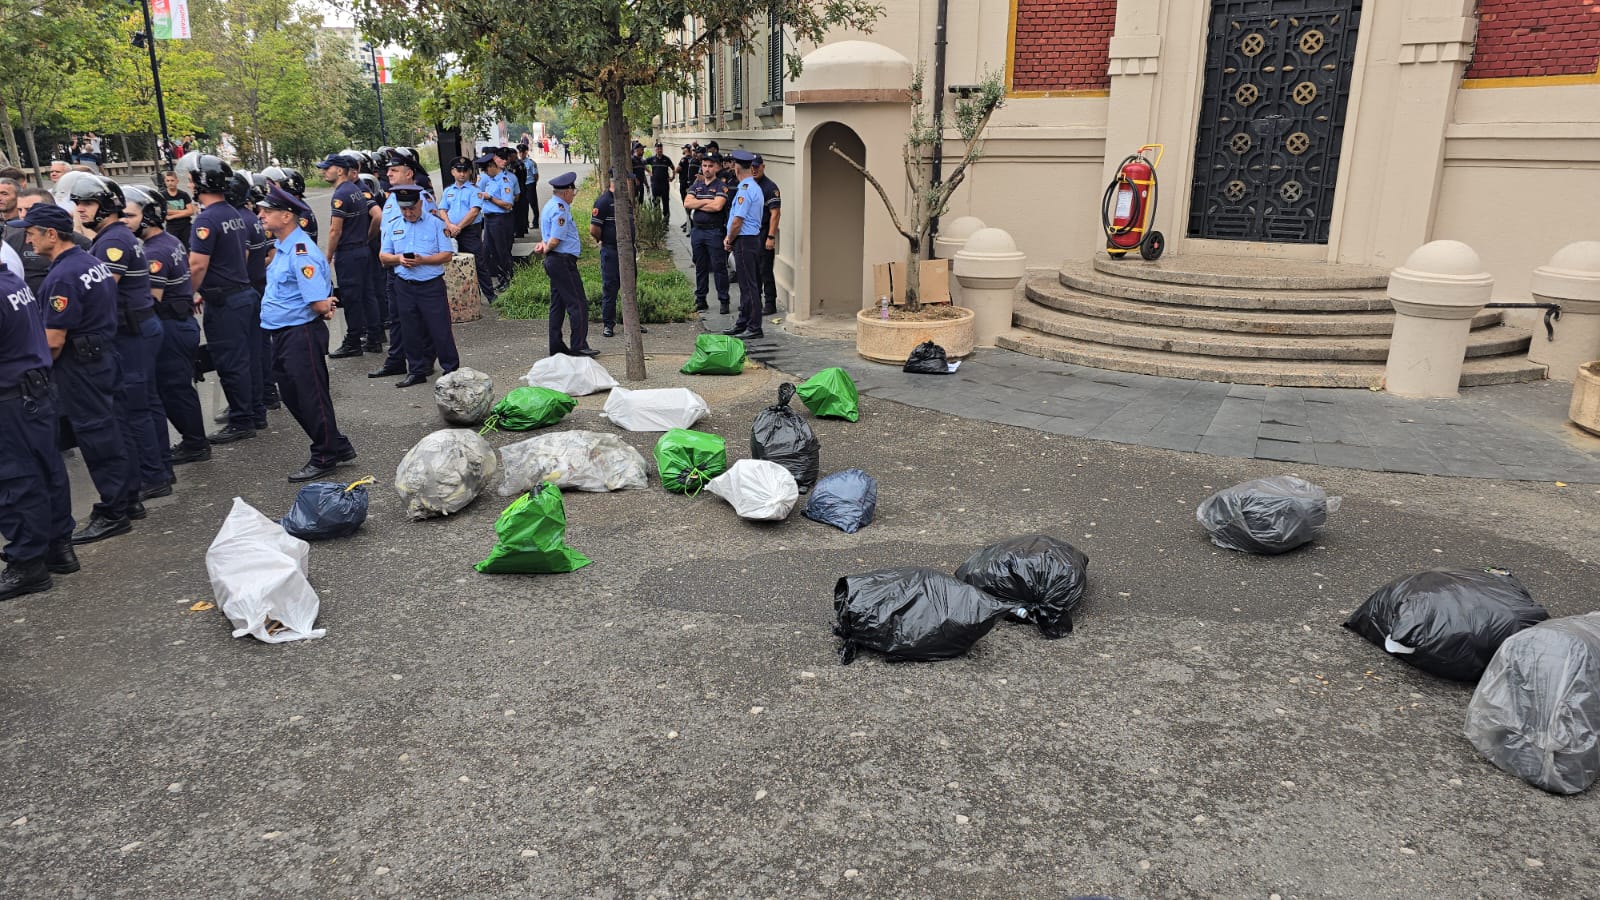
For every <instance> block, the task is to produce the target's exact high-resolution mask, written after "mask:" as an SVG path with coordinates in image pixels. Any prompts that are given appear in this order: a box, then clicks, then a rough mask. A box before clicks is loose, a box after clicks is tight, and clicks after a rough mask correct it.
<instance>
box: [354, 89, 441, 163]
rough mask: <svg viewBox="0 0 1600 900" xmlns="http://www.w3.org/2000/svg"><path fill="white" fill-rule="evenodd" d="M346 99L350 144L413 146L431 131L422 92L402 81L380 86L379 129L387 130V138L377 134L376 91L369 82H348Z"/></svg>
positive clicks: (419, 142) (378, 131)
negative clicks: (423, 108) (380, 114)
mask: <svg viewBox="0 0 1600 900" xmlns="http://www.w3.org/2000/svg"><path fill="white" fill-rule="evenodd" d="M345 98H346V99H345V108H344V110H345V118H346V119H347V120H349V122H350V126H349V130H348V134H349V136H350V143H355V142H357V141H359V142H361V143H362V144H365V145H366V146H368V147H378V146H382V145H383V144H388V145H390V146H394V147H415V146H417V145H419V144H421V143H422V142H423V141H424V140H426V139H427V137H428V135H430V134H432V133H433V128H432V126H430V125H429V124H428V123H427V122H426V121H425V120H424V119H423V117H422V95H421V93H420V92H418V90H417V89H416V88H415V87H412V86H411V85H409V84H407V83H405V82H403V81H397V82H394V83H391V84H386V85H384V86H383V126H384V127H383V129H382V130H383V131H387V132H388V133H389V139H388V140H387V141H385V140H383V139H382V138H381V136H380V129H379V128H378V94H377V92H376V91H374V90H373V89H372V82H371V81H370V80H367V79H365V78H363V79H360V80H358V81H353V82H351V83H350V85H349V87H348V88H346V90H345Z"/></svg>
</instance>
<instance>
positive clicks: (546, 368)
mask: <svg viewBox="0 0 1600 900" xmlns="http://www.w3.org/2000/svg"><path fill="white" fill-rule="evenodd" d="M522 382H523V383H524V384H526V385H527V386H528V387H542V388H549V389H550V390H552V391H560V392H561V393H563V394H566V395H567V396H569V397H586V396H588V395H589V394H598V393H600V392H601V391H609V390H611V389H612V388H614V387H616V386H617V380H616V379H615V378H612V377H611V373H610V372H607V371H606V367H605V366H602V365H600V363H598V362H596V361H595V360H593V359H590V358H589V357H587V356H567V355H566V354H564V353H558V354H556V355H555V356H546V357H545V358H544V359H541V360H539V361H538V362H536V363H534V364H533V368H531V369H529V370H528V374H526V375H524V376H522Z"/></svg>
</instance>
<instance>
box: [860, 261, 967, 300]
mask: <svg viewBox="0 0 1600 900" xmlns="http://www.w3.org/2000/svg"><path fill="white" fill-rule="evenodd" d="M918 268H919V270H920V277H921V278H922V283H921V284H920V285H919V286H918V287H919V288H920V290H921V293H922V302H923V303H949V302H950V260H948V259H925V260H923V261H922V262H921V263H920V264H919V267H918ZM891 281H892V282H893V286H894V290H893V291H892V292H891V291H890V289H889V288H890V282H891ZM886 294H888V295H890V296H891V297H892V300H891V302H892V303H894V305H895V306H904V305H905V302H906V264H905V263H903V262H890V263H878V264H876V265H874V266H873V267H872V305H873V306H877V305H878V298H880V297H883V296H884V295H886Z"/></svg>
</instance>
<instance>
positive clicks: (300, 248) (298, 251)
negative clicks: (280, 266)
mask: <svg viewBox="0 0 1600 900" xmlns="http://www.w3.org/2000/svg"><path fill="white" fill-rule="evenodd" d="M310 252H311V251H310V250H307V249H306V245H305V244H295V245H294V255H295V256H305V255H306V254H307V253H310Z"/></svg>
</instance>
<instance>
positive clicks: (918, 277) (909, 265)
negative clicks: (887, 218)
mask: <svg viewBox="0 0 1600 900" xmlns="http://www.w3.org/2000/svg"><path fill="white" fill-rule="evenodd" d="M909 243H910V253H908V254H907V255H906V312H917V311H918V310H920V309H922V253H921V252H920V251H921V248H920V247H918V246H917V242H915V241H911V242H909Z"/></svg>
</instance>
